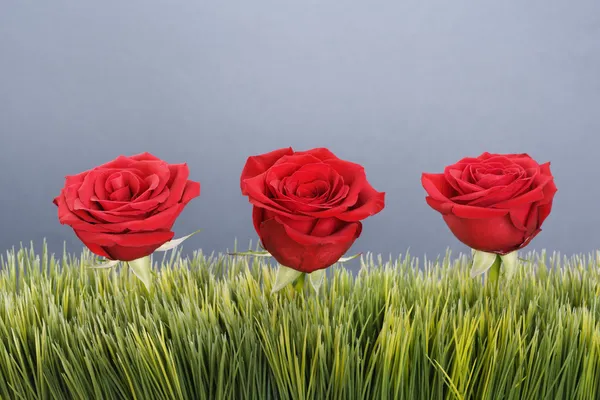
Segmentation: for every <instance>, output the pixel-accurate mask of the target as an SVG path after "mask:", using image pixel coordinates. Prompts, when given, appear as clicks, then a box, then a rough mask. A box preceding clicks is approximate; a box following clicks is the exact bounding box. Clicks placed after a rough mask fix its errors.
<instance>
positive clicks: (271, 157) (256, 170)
mask: <svg viewBox="0 0 600 400" xmlns="http://www.w3.org/2000/svg"><path fill="white" fill-rule="evenodd" d="M290 154H294V150H292V148H291V147H288V148H284V149H279V150H274V151H272V152H270V153H266V154H261V155H257V156H251V157H248V159H247V160H246V164H245V165H244V169H243V170H242V175H241V176H240V188H241V190H242V194H243V195H246V190H245V184H244V181H245V180H246V179H250V178H254V177H255V176H257V175H261V174H263V173H264V172H265V171H267V170H268V169H269V168H271V167H272V166H273V164H275V162H276V161H277V160H279V159H280V158H281V157H283V156H285V155H290Z"/></svg>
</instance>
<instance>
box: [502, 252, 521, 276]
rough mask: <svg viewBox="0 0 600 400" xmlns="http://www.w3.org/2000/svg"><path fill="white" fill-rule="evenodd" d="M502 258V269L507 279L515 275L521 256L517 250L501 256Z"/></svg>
mask: <svg viewBox="0 0 600 400" xmlns="http://www.w3.org/2000/svg"><path fill="white" fill-rule="evenodd" d="M500 258H501V259H502V270H503V271H504V276H505V277H506V279H510V278H512V277H513V275H514V274H515V272H516V270H517V266H518V264H519V256H518V254H517V252H516V251H513V252H512V253H508V254H505V255H503V256H500Z"/></svg>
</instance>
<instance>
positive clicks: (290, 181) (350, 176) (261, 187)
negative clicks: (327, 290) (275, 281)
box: [240, 148, 385, 272]
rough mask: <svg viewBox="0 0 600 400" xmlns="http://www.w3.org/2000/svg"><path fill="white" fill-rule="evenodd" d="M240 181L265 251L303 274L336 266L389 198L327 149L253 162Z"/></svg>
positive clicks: (269, 156)
mask: <svg viewBox="0 0 600 400" xmlns="http://www.w3.org/2000/svg"><path fill="white" fill-rule="evenodd" d="M240 181H241V182H240V184H241V189H242V194H243V195H245V196H248V199H249V201H250V203H252V204H253V205H254V207H253V211H252V220H253V222H254V229H255V230H256V232H257V233H258V235H259V237H260V240H261V242H262V245H263V247H264V248H265V249H266V250H267V251H268V252H270V253H271V254H272V255H273V257H274V258H275V259H276V260H277V261H278V262H279V263H280V264H282V265H284V266H286V267H289V268H293V269H295V270H298V271H302V272H312V271H315V270H318V269H323V268H327V267H329V266H330V265H332V264H334V263H335V262H337V261H338V260H339V259H340V257H341V256H342V255H343V254H344V253H345V252H346V251H347V250H348V249H350V247H351V246H352V244H353V243H354V241H355V240H356V239H357V238H358V237H359V236H360V233H361V231H362V224H361V222H360V221H361V220H363V219H365V218H367V217H368V216H370V215H374V214H377V213H378V212H379V211H381V210H382V209H383V207H384V196H385V193H382V192H378V191H376V190H375V189H373V187H372V186H371V185H370V184H369V182H368V181H367V178H366V175H365V171H364V168H363V167H362V166H360V165H358V164H355V163H351V162H349V161H345V160H341V159H339V158H338V157H336V156H335V154H333V153H332V152H331V151H329V150H327V149H324V148H317V149H312V150H308V151H300V152H295V151H294V150H292V148H284V149H279V150H275V151H272V152H270V153H266V154H262V155H258V156H252V157H249V158H248V160H247V162H246V165H245V166H244V169H243V171H242V175H241V178H240Z"/></svg>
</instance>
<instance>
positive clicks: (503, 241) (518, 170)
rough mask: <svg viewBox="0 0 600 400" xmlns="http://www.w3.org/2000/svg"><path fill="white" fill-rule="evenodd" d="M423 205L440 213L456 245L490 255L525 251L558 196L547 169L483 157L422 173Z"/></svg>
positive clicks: (522, 159) (505, 157) (526, 160)
mask: <svg viewBox="0 0 600 400" xmlns="http://www.w3.org/2000/svg"><path fill="white" fill-rule="evenodd" d="M421 182H422V184H423V187H424V188H425V190H426V191H427V194H428V195H429V196H428V197H427V198H426V200H427V204H429V205H430V206H431V208H433V209H434V210H436V211H439V212H440V213H442V215H443V218H444V221H446V224H447V225H448V227H449V228H450V230H451V231H452V233H453V234H454V236H456V237H457V239H458V240H460V241H461V242H463V243H464V244H466V245H467V246H469V247H471V248H473V249H475V250H480V251H484V252H488V253H496V254H500V255H504V254H508V253H510V252H513V251H515V250H518V249H520V248H522V247H525V246H526V245H527V244H528V243H529V242H530V241H531V239H533V238H534V237H535V236H536V235H537V234H538V233H539V232H540V231H541V226H542V223H543V222H544V220H545V219H546V217H547V216H548V215H549V214H550V210H551V209H552V199H553V197H554V193H556V185H555V184H554V178H553V176H552V173H551V172H550V163H546V164H542V165H539V164H538V163H537V162H535V161H534V160H533V159H532V158H531V157H529V156H528V155H527V154H490V153H483V154H482V155H480V156H479V157H477V158H463V159H462V160H460V161H459V162H457V163H456V164H454V165H450V166H448V167H446V168H445V170H444V173H443V174H427V173H424V174H423V176H422V178H421Z"/></svg>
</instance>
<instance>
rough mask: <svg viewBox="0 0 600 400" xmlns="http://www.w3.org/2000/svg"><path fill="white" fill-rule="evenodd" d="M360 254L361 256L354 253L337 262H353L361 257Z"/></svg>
mask: <svg viewBox="0 0 600 400" xmlns="http://www.w3.org/2000/svg"><path fill="white" fill-rule="evenodd" d="M361 254H362V253H356V254H354V255H353V256H348V257H342V258H340V259H339V260H337V262H339V263H345V262H348V261H351V260H354V259H355V258H358V257H360V256H361Z"/></svg>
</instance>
